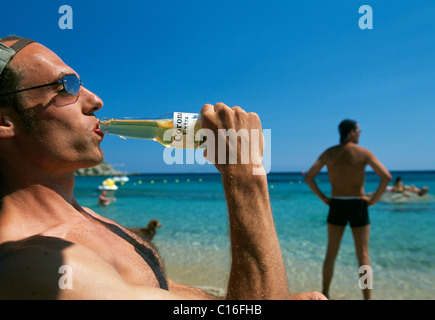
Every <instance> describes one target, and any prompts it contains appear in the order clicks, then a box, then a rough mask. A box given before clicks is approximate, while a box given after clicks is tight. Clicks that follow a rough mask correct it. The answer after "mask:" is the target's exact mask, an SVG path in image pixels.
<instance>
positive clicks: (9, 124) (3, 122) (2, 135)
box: [0, 113, 15, 139]
mask: <svg viewBox="0 0 435 320" xmlns="http://www.w3.org/2000/svg"><path fill="white" fill-rule="evenodd" d="M14 136H15V125H14V123H13V120H12V118H11V117H9V116H7V115H4V114H2V113H0V139H7V138H13V137H14Z"/></svg>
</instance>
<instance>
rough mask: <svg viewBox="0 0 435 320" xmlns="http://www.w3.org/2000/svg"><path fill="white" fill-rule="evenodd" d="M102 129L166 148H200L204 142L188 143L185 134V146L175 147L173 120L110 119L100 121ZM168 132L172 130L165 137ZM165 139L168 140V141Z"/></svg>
mask: <svg viewBox="0 0 435 320" xmlns="http://www.w3.org/2000/svg"><path fill="white" fill-rule="evenodd" d="M198 126H199V123H196V125H195V132H196V131H197V130H198V129H199V128H198ZM100 129H101V130H102V131H103V132H104V133H105V134H107V133H108V134H113V135H117V136H120V137H124V138H134V139H146V140H154V141H157V142H159V143H160V144H162V145H164V146H166V147H178V148H180V147H181V148H195V149H196V148H199V147H200V145H201V144H202V143H203V141H194V142H191V143H187V138H186V135H185V134H183V142H182V144H183V146H179V145H178V146H175V145H173V141H174V136H173V135H172V134H171V133H172V130H173V120H172V119H163V120H130V119H129V120H124V119H122V120H121V119H109V120H105V121H100ZM166 130H171V131H170V132H168V133H167V134H166V135H165V132H166ZM164 138H167V139H166V140H165V139H164Z"/></svg>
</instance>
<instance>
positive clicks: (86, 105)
mask: <svg viewBox="0 0 435 320" xmlns="http://www.w3.org/2000/svg"><path fill="white" fill-rule="evenodd" d="M81 90H82V92H81V93H80V96H83V97H84V99H83V113H85V114H87V113H94V112H97V111H98V110H100V109H101V108H102V107H103V100H101V99H100V97H99V96H97V95H96V94H95V93H93V92H92V91H90V90H88V89H86V88H85V87H82V88H81Z"/></svg>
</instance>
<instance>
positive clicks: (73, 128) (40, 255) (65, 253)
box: [0, 41, 324, 299]
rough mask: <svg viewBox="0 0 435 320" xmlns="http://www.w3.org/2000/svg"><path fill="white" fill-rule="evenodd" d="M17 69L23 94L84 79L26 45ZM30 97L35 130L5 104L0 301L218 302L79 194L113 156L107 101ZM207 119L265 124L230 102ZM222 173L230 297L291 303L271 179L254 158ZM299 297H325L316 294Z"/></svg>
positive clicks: (90, 96) (0, 132)
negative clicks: (86, 174)
mask: <svg viewBox="0 0 435 320" xmlns="http://www.w3.org/2000/svg"><path fill="white" fill-rule="evenodd" d="M13 42H14V41H12V42H11V41H9V42H5V44H6V45H9V46H10V45H11V44H12V43H13ZM9 66H10V67H11V68H16V69H19V70H22V80H21V87H22V88H27V87H32V86H37V85H40V84H45V83H50V82H53V81H56V80H58V79H59V77H61V75H63V74H77V73H76V72H75V71H74V70H73V69H72V68H70V67H69V66H68V65H66V64H65V63H64V62H63V61H62V60H61V59H60V58H59V57H58V56H57V55H56V54H55V53H54V52H52V51H51V50H49V49H48V48H46V47H44V46H43V45H41V44H39V43H32V44H29V45H28V46H27V47H25V48H24V49H22V50H21V51H20V52H19V53H18V54H17V55H16V56H15V57H14V59H13V60H12V61H11V62H10V64H9ZM22 94H23V97H24V101H25V106H24V108H25V109H26V111H30V110H31V111H32V112H33V113H34V115H35V119H36V121H35V126H34V128H33V129H32V131H31V132H30V133H29V132H28V130H27V129H26V128H25V126H24V123H23V121H22V119H21V117H20V115H19V114H18V113H17V111H16V110H15V109H14V108H12V107H11V106H5V105H2V106H0V176H1V182H0V197H1V205H2V206H1V209H0V283H1V285H0V298H2V299H216V298H217V297H214V296H211V295H210V294H208V293H207V292H205V291H203V290H200V289H198V288H195V287H191V286H187V285H182V284H179V283H176V282H174V281H172V280H171V279H167V278H166V276H165V275H164V273H163V266H162V264H163V263H162V260H161V258H160V257H159V255H158V253H157V252H156V250H155V249H154V248H153V247H152V246H151V245H150V244H149V243H147V242H146V241H144V240H142V239H141V238H139V237H137V236H136V235H135V234H133V233H131V232H129V231H128V230H126V229H125V228H123V227H122V226H120V225H119V224H117V223H115V222H114V221H111V220H109V219H107V218H105V217H102V216H100V215H99V214H97V213H96V212H94V211H92V210H90V209H89V208H85V207H82V206H80V205H79V204H78V203H77V201H76V199H75V198H74V195H73V189H74V183H75V181H74V171H75V170H77V169H79V168H83V167H91V166H95V165H97V164H99V163H101V161H102V160H103V158H104V153H103V151H102V150H101V148H100V143H101V141H102V135H101V134H99V133H98V126H99V124H98V120H97V118H96V116H95V112H96V111H98V110H100V109H101V108H102V106H103V102H102V101H101V99H100V98H99V97H98V96H97V95H95V94H94V93H92V92H91V91H89V90H88V89H86V88H85V87H81V90H80V93H79V97H78V99H77V100H76V101H75V102H73V103H70V104H67V105H62V106H60V103H59V101H62V99H63V96H62V95H64V94H65V93H64V92H62V85H59V86H49V87H44V88H40V89H37V90H31V91H26V92H23V93H22ZM201 119H202V120H201V121H202V123H201V125H202V127H203V128H206V129H210V130H212V131H213V132H216V130H218V129H220V128H225V129H235V130H236V131H237V130H239V129H241V128H244V129H248V130H250V129H259V128H261V123H260V119H259V117H258V116H257V115H256V114H253V113H246V112H245V111H244V110H242V109H241V108H238V107H235V108H229V107H228V106H226V105H224V104H223V103H218V104H216V105H214V106H212V105H205V106H204V107H203V108H202V110H201ZM207 151H209V152H210V151H211V150H207ZM257 156H259V157H261V156H262V155H261V154H258V155H257ZM255 163H258V162H255ZM216 167H217V168H218V170H219V172H220V173H221V175H222V181H223V185H224V189H225V195H226V198H227V203H228V212H229V221H230V238H231V248H232V266H231V270H230V278H229V283H228V288H227V297H226V298H230V299H289V297H290V294H289V288H288V282H287V275H286V272H285V268H284V263H283V259H282V254H281V250H280V247H279V242H278V238H277V235H276V231H275V227H274V223H273V217H272V211H271V208H270V202H269V195H268V188H267V179H266V175H265V174H264V175H253V174H252V170H253V168H254V167H256V168H257V167H258V165H256V164H253V162H251V163H248V164H245V165H226V164H219V165H216ZM257 169H258V168H257ZM61 266H68V267H70V268H71V270H72V272H73V278H72V279H73V283H72V288H71V289H61V286H60V284H59V280H60V277H61V276H62V274H60V273H59V270H60V269H59V268H60V267H61ZM292 297H293V298H309V299H312V298H314V299H316V298H324V297H323V295H321V294H320V293H316V292H313V293H308V294H301V295H296V296H292Z"/></svg>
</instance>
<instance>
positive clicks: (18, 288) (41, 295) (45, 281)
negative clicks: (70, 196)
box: [0, 235, 73, 299]
mask: <svg viewBox="0 0 435 320" xmlns="http://www.w3.org/2000/svg"><path fill="white" fill-rule="evenodd" d="M72 245H73V244H72V243H71V242H69V241H65V240H63V239H60V238H54V237H46V236H40V235H36V236H32V237H29V238H26V239H24V240H20V241H11V242H5V243H3V244H2V245H0V283H1V284H2V285H1V286H0V298H1V299H54V298H56V296H57V289H58V288H59V286H58V281H59V268H60V267H61V266H62V265H63V263H64V254H63V252H64V250H65V249H66V248H68V247H71V246H72Z"/></svg>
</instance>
